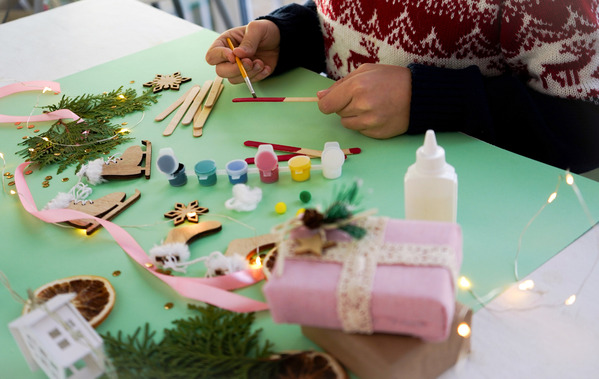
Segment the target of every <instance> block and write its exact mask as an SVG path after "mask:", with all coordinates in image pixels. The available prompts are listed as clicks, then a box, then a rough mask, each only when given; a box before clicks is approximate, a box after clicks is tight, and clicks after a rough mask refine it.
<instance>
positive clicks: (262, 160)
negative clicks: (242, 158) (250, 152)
mask: <svg viewBox="0 0 599 379" xmlns="http://www.w3.org/2000/svg"><path fill="white" fill-rule="evenodd" d="M254 163H255V164H256V168H257V169H258V172H259V173H260V180H261V181H262V183H274V182H276V181H278V180H279V160H278V159H277V155H276V154H275V152H274V149H273V148H272V145H268V144H264V145H260V146H258V152H257V153H256V156H255V157H254Z"/></svg>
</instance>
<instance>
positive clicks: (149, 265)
mask: <svg viewBox="0 0 599 379" xmlns="http://www.w3.org/2000/svg"><path fill="white" fill-rule="evenodd" d="M145 266H146V267H147V268H152V267H154V264H153V263H149V262H148V263H146V264H145Z"/></svg>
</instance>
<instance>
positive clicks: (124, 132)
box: [119, 128, 129, 134]
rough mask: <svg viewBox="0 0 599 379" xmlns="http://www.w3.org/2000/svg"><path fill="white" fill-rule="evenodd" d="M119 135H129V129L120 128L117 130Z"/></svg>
mask: <svg viewBox="0 0 599 379" xmlns="http://www.w3.org/2000/svg"><path fill="white" fill-rule="evenodd" d="M119 133H121V134H127V133H129V129H127V128H122V129H121V130H119Z"/></svg>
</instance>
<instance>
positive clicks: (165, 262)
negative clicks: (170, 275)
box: [150, 242, 190, 272]
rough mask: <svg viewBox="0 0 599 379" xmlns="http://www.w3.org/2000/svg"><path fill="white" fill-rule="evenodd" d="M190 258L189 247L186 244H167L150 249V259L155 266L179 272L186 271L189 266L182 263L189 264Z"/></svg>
mask: <svg viewBox="0 0 599 379" xmlns="http://www.w3.org/2000/svg"><path fill="white" fill-rule="evenodd" d="M189 256H190V252H189V247H188V246H187V245H186V244H185V243H184V242H175V243H167V244H164V245H158V246H154V247H153V248H151V249H150V258H151V259H152V262H154V264H156V265H158V266H162V267H164V268H170V269H172V270H174V271H178V272H185V271H186V270H185V269H186V267H187V264H184V265H182V263H185V262H187V260H188V259H189Z"/></svg>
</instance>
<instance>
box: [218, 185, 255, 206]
mask: <svg viewBox="0 0 599 379" xmlns="http://www.w3.org/2000/svg"><path fill="white" fill-rule="evenodd" d="M260 201H262V190H261V189H260V188H258V187H255V188H251V187H249V186H247V185H245V184H241V183H239V184H235V185H234V186H233V198H231V199H229V200H227V201H226V202H225V207H226V208H227V209H232V210H235V211H238V212H249V211H253V210H254V209H256V207H257V206H258V203H259V202H260Z"/></svg>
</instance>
